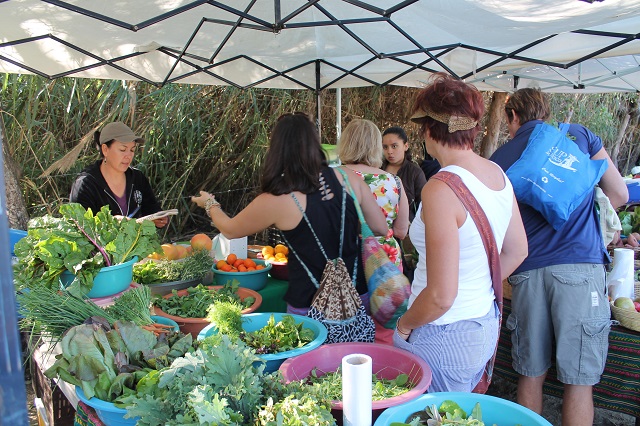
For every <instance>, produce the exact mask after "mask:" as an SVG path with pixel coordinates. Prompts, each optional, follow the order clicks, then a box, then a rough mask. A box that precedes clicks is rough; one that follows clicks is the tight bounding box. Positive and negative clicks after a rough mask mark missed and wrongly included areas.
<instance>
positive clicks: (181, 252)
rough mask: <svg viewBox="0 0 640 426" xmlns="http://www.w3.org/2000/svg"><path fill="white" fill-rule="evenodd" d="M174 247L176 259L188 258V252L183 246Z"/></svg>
mask: <svg viewBox="0 0 640 426" xmlns="http://www.w3.org/2000/svg"><path fill="white" fill-rule="evenodd" d="M175 247H176V253H177V256H178V259H184V258H185V257H187V256H189V252H188V251H187V248H186V247H185V246H181V245H180V244H176V246H175Z"/></svg>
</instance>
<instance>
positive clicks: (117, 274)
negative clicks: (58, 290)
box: [60, 257, 138, 299]
mask: <svg viewBox="0 0 640 426" xmlns="http://www.w3.org/2000/svg"><path fill="white" fill-rule="evenodd" d="M137 261H138V257H134V258H133V259H131V260H130V261H128V262H124V263H120V264H118V265H113V266H105V267H104V268H102V269H100V272H98V275H96V277H95V278H94V279H93V287H91V291H89V293H88V294H87V297H89V298H92V299H93V298H98V297H108V296H113V295H114V294H117V293H120V292H121V291H124V290H126V289H128V288H129V286H130V285H131V280H132V279H133V264H134V263H136V262H137ZM75 277H76V276H75V275H74V274H72V273H71V272H69V271H64V272H63V273H62V274H61V275H60V284H62V286H63V287H67V286H68V285H70V284H71V283H72V282H73V279H74V278H75Z"/></svg>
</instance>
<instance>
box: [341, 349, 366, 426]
mask: <svg viewBox="0 0 640 426" xmlns="http://www.w3.org/2000/svg"><path fill="white" fill-rule="evenodd" d="M372 369H373V362H372V361H371V357H370V356H369V355H364V354H351V355H347V356H345V357H343V358H342V407H343V408H342V421H343V424H344V426H371V409H372V406H371V387H372V381H371V375H372Z"/></svg>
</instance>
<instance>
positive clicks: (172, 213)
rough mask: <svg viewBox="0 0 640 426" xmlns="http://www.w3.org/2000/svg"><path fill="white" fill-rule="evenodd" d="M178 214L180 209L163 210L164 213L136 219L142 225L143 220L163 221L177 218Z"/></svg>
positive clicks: (160, 212)
mask: <svg viewBox="0 0 640 426" xmlns="http://www.w3.org/2000/svg"><path fill="white" fill-rule="evenodd" d="M177 214H178V209H171V210H162V211H159V212H155V213H151V214H148V215H146V216H142V217H139V218H137V219H136V222H138V223H140V222H142V221H143V220H156V219H162V218H163V217H167V216H175V215H177Z"/></svg>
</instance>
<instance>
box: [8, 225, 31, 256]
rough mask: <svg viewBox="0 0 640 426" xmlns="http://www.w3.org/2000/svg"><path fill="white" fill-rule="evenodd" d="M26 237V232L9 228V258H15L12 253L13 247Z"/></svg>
mask: <svg viewBox="0 0 640 426" xmlns="http://www.w3.org/2000/svg"><path fill="white" fill-rule="evenodd" d="M26 236H27V231H22V230H20V229H11V228H9V250H10V251H11V256H15V253H14V252H13V246H15V245H16V243H17V242H18V241H20V240H21V239H23V238H24V237H26Z"/></svg>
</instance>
